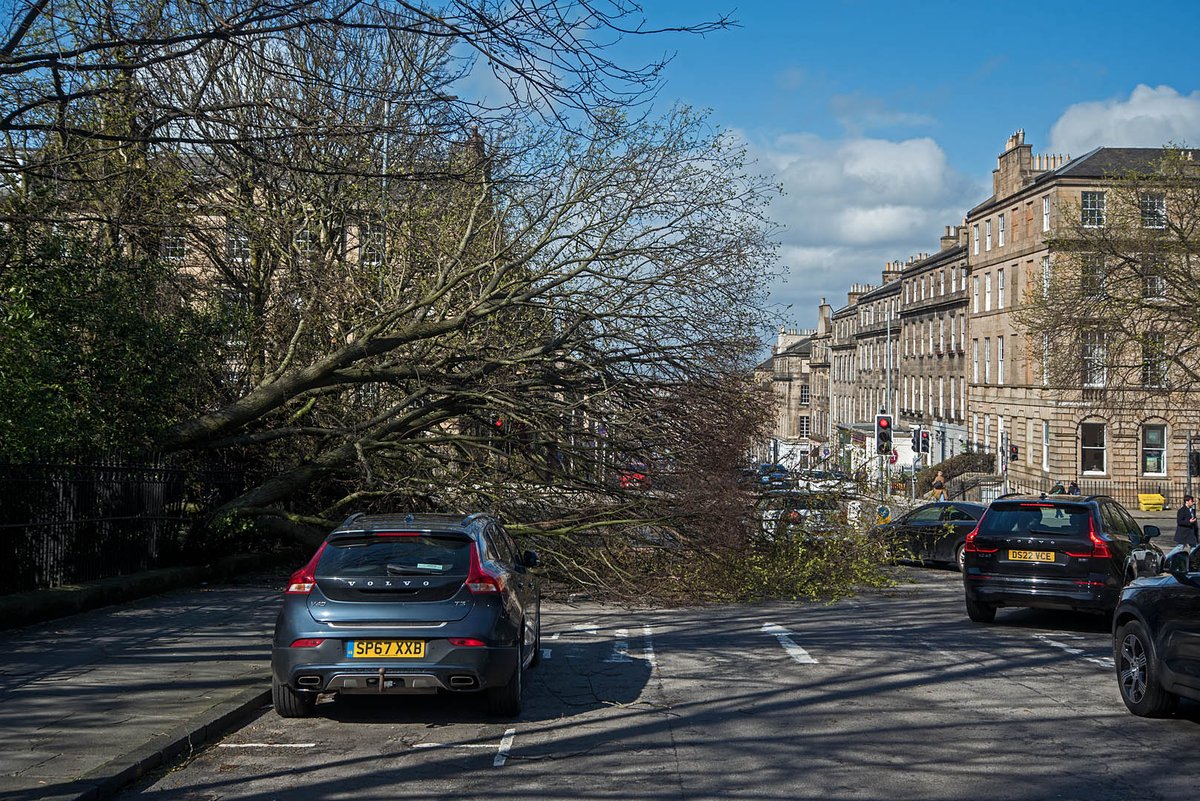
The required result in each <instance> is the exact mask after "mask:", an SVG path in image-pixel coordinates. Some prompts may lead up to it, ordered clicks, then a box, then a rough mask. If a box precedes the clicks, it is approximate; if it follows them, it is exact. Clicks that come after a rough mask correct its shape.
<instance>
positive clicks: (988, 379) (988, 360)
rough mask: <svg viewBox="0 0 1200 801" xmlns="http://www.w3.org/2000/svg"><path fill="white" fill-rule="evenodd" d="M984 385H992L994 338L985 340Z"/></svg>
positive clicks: (985, 338)
mask: <svg viewBox="0 0 1200 801" xmlns="http://www.w3.org/2000/svg"><path fill="white" fill-rule="evenodd" d="M983 383H985V384H990V383H992V338H991V337H984V338H983Z"/></svg>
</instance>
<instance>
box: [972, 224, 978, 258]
mask: <svg viewBox="0 0 1200 801" xmlns="http://www.w3.org/2000/svg"><path fill="white" fill-rule="evenodd" d="M971 241H972V246H971V250H972V253H973V254H974V255H976V256H978V255H979V224H978V223H976V224H975V225H973V226H971Z"/></svg>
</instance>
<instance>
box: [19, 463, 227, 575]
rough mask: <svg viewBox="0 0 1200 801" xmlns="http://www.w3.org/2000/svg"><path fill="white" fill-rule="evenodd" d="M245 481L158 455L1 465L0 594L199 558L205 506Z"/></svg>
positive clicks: (219, 470)
mask: <svg viewBox="0 0 1200 801" xmlns="http://www.w3.org/2000/svg"><path fill="white" fill-rule="evenodd" d="M243 483H244V480H243V476H242V474H241V471H240V470H236V469H232V468H227V467H201V468H196V467H192V466H186V467H185V466H177V465H172V464H170V463H169V462H166V461H164V460H160V459H154V460H149V461H145V462H129V461H125V460H122V459H88V460H79V461H65V460H64V461H44V462H41V461H38V462H26V463H21V464H11V463H3V462H0V593H11V592H21V591H25V590H34V589H46V588H51V587H61V586H64V585H70V584H76V583H79V582H84V581H92V580H95V579H101V578H108V577H110V576H118V575H125V574H128V573H133V572H137V571H140V570H149V569H153V568H159V567H171V566H174V565H179V564H187V563H189V562H190V561H195V560H197V559H203V555H202V551H203V544H202V542H201V541H200V539H199V535H200V530H201V525H202V521H203V520H204V517H205V513H206V512H210V511H212V510H213V509H215V508H216V507H217V506H218V505H219V504H220V503H223V502H224V501H226V500H229V499H231V498H233V497H234V496H235V494H236V493H237V492H239V491H240V490H241V489H242V486H243Z"/></svg>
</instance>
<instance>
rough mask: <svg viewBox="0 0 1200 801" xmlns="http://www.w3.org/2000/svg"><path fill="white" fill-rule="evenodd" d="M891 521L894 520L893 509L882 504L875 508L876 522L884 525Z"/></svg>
mask: <svg viewBox="0 0 1200 801" xmlns="http://www.w3.org/2000/svg"><path fill="white" fill-rule="evenodd" d="M890 522H892V510H891V509H889V508H887V506H885V505H883V504H880V505H879V508H878V509H876V510H875V523H876V524H877V525H880V526H882V525H883V524H884V523H890Z"/></svg>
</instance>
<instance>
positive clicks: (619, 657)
mask: <svg viewBox="0 0 1200 801" xmlns="http://www.w3.org/2000/svg"><path fill="white" fill-rule="evenodd" d="M628 636H629V630H628V629H617V637H618V638H620V639H618V640H617V641H616V642H614V643H613V651H612V653H611V654H609V655H608V658H607V659H605V660H604V662H605V664H610V665H611V664H617V663H620V662H632V661H633V657H631V656H630V655H629V641H628V640H627V639H624V638H626V637H628Z"/></svg>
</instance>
